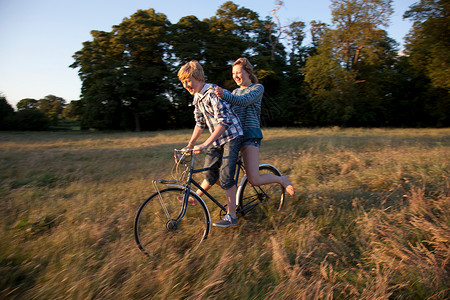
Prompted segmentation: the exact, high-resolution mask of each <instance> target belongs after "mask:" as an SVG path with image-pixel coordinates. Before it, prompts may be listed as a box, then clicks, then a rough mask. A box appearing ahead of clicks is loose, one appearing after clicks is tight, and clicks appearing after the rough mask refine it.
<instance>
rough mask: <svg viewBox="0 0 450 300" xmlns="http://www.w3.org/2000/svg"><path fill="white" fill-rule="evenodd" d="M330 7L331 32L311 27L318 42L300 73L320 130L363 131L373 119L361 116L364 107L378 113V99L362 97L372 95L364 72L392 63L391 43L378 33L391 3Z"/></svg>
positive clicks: (343, 0) (345, 2)
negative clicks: (347, 128)
mask: <svg viewBox="0 0 450 300" xmlns="http://www.w3.org/2000/svg"><path fill="white" fill-rule="evenodd" d="M331 2H332V4H331V9H332V16H333V18H332V22H333V25H334V28H329V27H326V26H323V25H321V26H317V27H315V29H316V30H317V34H318V35H319V36H320V35H321V39H320V40H319V42H318V48H317V54H316V55H313V56H311V57H309V58H308V60H307V63H306V68H305V80H306V82H307V83H308V85H309V89H310V96H311V101H312V108H313V109H314V114H315V115H316V116H317V119H316V120H317V121H318V122H319V124H321V125H332V124H337V125H357V126H361V125H367V122H368V121H369V120H370V121H374V119H376V118H377V117H376V116H374V115H373V111H369V110H370V109H368V110H364V107H365V105H364V103H366V104H367V103H371V104H373V103H376V104H374V105H372V108H374V107H376V109H379V108H380V105H381V104H380V102H381V100H380V99H381V98H380V97H382V96H381V94H380V95H376V97H374V94H373V93H371V94H370V95H367V96H365V95H366V94H365V92H367V91H373V90H372V89H370V88H369V87H368V83H369V82H371V81H373V80H374V78H375V77H373V74H374V73H373V72H369V71H370V70H372V67H371V66H377V65H379V64H384V62H383V61H386V60H389V59H391V57H392V54H393V53H394V50H395V49H394V48H395V43H394V44H393V43H392V39H389V38H388V37H387V34H386V32H385V31H384V30H382V29H381V27H382V26H386V25H387V22H388V20H389V17H390V15H391V14H392V8H391V2H392V1H391V0H332V1H331ZM378 76H379V74H378ZM371 84H372V87H373V85H375V84H374V82H371ZM380 93H384V92H383V91H380ZM376 99H378V101H375V100H376ZM371 101H374V102H371ZM361 109H363V111H361ZM370 114H372V116H369V115H370Z"/></svg>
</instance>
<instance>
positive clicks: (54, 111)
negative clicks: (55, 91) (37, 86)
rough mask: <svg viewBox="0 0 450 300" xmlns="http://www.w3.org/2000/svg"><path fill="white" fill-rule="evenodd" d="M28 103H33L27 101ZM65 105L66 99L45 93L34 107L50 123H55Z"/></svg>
mask: <svg viewBox="0 0 450 300" xmlns="http://www.w3.org/2000/svg"><path fill="white" fill-rule="evenodd" d="M28 103H33V101H29V102H28ZM65 107H66V100H65V99H63V98H61V97H57V96H54V95H47V96H45V97H44V98H43V99H40V100H39V101H38V102H37V103H36V108H37V109H38V110H39V111H41V112H42V113H44V115H46V116H47V118H48V120H49V121H50V123H51V124H53V125H56V124H57V123H58V118H59V117H60V116H61V114H62V112H63V109H64V108H65Z"/></svg>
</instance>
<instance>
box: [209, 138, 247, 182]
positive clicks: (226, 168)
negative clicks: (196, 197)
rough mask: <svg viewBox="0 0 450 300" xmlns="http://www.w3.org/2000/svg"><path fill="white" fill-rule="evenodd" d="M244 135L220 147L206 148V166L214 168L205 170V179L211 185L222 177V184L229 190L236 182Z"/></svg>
mask: <svg viewBox="0 0 450 300" xmlns="http://www.w3.org/2000/svg"><path fill="white" fill-rule="evenodd" d="M241 139H242V136H238V137H237V138H235V139H233V140H231V141H229V142H228V143H225V144H223V145H221V146H219V147H210V148H208V150H206V157H205V164H204V166H203V167H204V168H212V169H211V170H208V171H205V179H206V181H207V182H208V184H209V185H214V184H216V183H217V180H218V179H219V178H220V186H221V187H222V189H224V190H228V189H229V188H231V187H233V185H235V184H236V182H235V178H234V175H235V173H236V162H237V159H238V156H239V145H240V144H241Z"/></svg>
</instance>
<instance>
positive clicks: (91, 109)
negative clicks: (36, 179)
mask: <svg viewBox="0 0 450 300" xmlns="http://www.w3.org/2000/svg"><path fill="white" fill-rule="evenodd" d="M444 3H446V2H445V1H437V0H436V1H431V0H427V1H425V0H423V1H421V2H420V3H418V4H417V5H414V6H412V7H411V9H410V11H408V12H406V14H405V17H407V18H413V19H414V20H415V21H416V22H415V24H414V27H413V31H411V34H410V36H409V37H408V43H407V48H408V49H407V50H408V53H409V54H410V56H408V57H406V58H405V57H400V56H399V55H398V54H397V50H398V49H397V47H398V44H397V43H396V42H395V41H394V40H392V39H391V38H389V37H388V36H387V33H386V31H385V30H384V27H385V26H387V25H388V23H389V18H390V16H391V15H392V13H393V10H392V1H391V0H368V1H366V0H364V1H363V0H350V1H347V0H345V1H344V0H333V1H331V6H330V7H331V13H332V24H331V25H329V24H325V23H322V22H318V21H312V22H311V34H312V43H311V45H303V42H304V36H305V32H304V31H305V24H304V23H303V22H298V21H296V22H292V23H290V24H286V25H285V24H281V23H280V22H279V19H278V17H277V11H278V10H279V8H280V7H281V6H282V5H283V2H282V1H278V2H277V3H276V4H275V8H274V10H273V11H272V13H271V14H270V16H267V17H265V18H260V16H259V15H258V14H257V13H256V12H254V11H252V10H251V9H248V8H246V7H242V6H239V5H237V4H235V3H233V2H232V1H227V2H225V3H224V4H222V5H221V6H220V7H219V8H218V10H217V12H216V14H215V15H214V16H212V17H210V18H206V19H204V20H199V19H197V17H195V16H185V17H182V18H181V19H180V20H179V21H178V23H176V24H171V23H170V22H169V21H168V19H167V17H166V16H165V15H164V14H161V13H157V12H155V11H154V10H153V9H149V10H139V11H137V12H136V13H135V14H133V15H132V16H130V17H128V18H125V19H124V20H123V21H122V22H121V23H120V24H119V25H114V26H113V28H112V30H111V31H110V32H105V31H92V32H91V34H92V40H91V41H86V42H84V43H83V48H82V49H81V50H80V51H78V52H76V53H75V55H74V60H75V62H74V63H73V64H72V65H71V67H72V68H78V69H79V75H80V78H81V80H82V99H81V103H82V105H81V107H82V108H83V109H82V113H81V123H82V128H96V129H127V130H131V129H133V130H136V131H139V130H141V129H142V130H149V129H150V130H152V129H158V128H180V127H191V126H192V124H193V122H192V115H191V114H190V112H191V108H190V106H189V103H190V102H191V101H192V97H191V96H190V95H189V94H187V93H186V91H184V90H183V88H182V86H181V84H180V83H179V80H178V78H177V76H176V73H177V71H178V69H179V67H180V66H181V65H182V64H184V63H185V62H187V61H189V60H192V59H196V60H198V61H200V62H201V64H202V65H203V67H204V70H205V74H206V78H207V81H209V82H212V83H216V84H219V85H220V86H222V87H224V88H226V89H229V90H233V89H235V88H236V86H235V84H234V81H233V80H232V77H231V72H230V71H231V68H230V65H231V63H232V62H233V61H235V60H236V59H237V58H238V57H241V56H246V57H249V59H250V61H251V62H252V64H253V65H254V67H255V70H256V74H257V75H258V78H259V81H260V83H262V84H263V85H264V87H265V95H264V100H263V114H262V116H261V117H262V121H263V122H262V123H263V124H265V125H267V126H318V125H319V126H320V125H326V126H333V125H339V126H448V125H449V124H450V117H449V116H450V114H449V113H448V111H449V109H450V96H449V95H450V94H449V93H448V90H449V89H448V86H447V85H446V80H447V78H449V76H447V72H448V70H447V69H448V67H447V65H448V55H447V56H446V54H447V53H448V50H449V43H448V36H450V35H448V34H446V33H447V32H446V30H448V29H447V27H446V26H444V25H445V24H446V23H445V22H447V21H446V20H447V19H448V13H446V12H447V11H448V8H447V6H446V4H444ZM441 37H442V38H441ZM282 41H283V42H282ZM414 70H415V71H414ZM23 105H24V107H25V106H27V105H31V106H32V105H33V103H31V102H30V103H28V104H27V103H24V104H23ZM186 112H188V113H186ZM49 116H52V115H51V114H49Z"/></svg>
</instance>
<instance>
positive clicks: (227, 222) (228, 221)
mask: <svg viewBox="0 0 450 300" xmlns="http://www.w3.org/2000/svg"><path fill="white" fill-rule="evenodd" d="M213 225H214V226H216V227H230V226H237V218H232V217H231V216H230V215H229V214H226V215H225V217H223V219H222V220H220V221H217V222H215V223H213Z"/></svg>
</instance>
